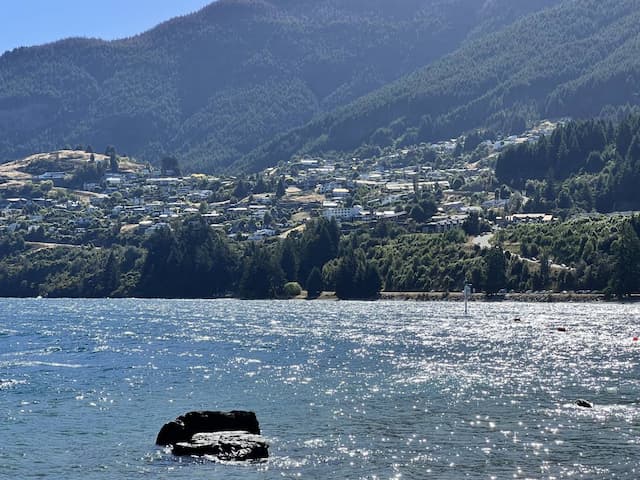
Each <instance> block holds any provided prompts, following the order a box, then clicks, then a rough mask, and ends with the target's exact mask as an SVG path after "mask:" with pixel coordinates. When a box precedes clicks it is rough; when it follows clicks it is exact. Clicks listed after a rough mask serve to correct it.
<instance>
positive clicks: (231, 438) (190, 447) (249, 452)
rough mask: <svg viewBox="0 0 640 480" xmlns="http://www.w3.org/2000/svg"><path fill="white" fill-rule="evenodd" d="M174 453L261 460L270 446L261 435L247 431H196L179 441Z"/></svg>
mask: <svg viewBox="0 0 640 480" xmlns="http://www.w3.org/2000/svg"><path fill="white" fill-rule="evenodd" d="M171 451H172V453H173V454H174V455H197V456H203V455H213V456H215V457H216V458H218V459H220V460H226V461H239V462H241V461H246V460H259V459H261V458H267V457H268V456H269V446H268V444H267V441H266V440H265V438H264V437H262V436H261V435H254V434H252V433H247V432H215V433H196V434H195V435H194V436H193V437H191V439H190V440H189V441H188V442H178V443H176V444H175V445H174V446H173V448H172V450H171Z"/></svg>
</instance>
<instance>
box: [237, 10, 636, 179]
mask: <svg viewBox="0 0 640 480" xmlns="http://www.w3.org/2000/svg"><path fill="white" fill-rule="evenodd" d="M531 3H537V2H531ZM638 51H640V2H639V1H638V0H571V1H568V0H567V1H562V2H559V5H557V6H555V7H550V8H546V9H544V10H542V11H540V12H538V13H535V14H532V15H529V16H526V17H524V18H521V19H520V20H518V21H516V22H514V23H513V24H512V25H509V26H507V27H505V28H503V29H499V30H498V31H496V32H493V33H490V34H488V35H479V36H477V37H475V38H474V39H473V40H470V41H468V42H466V43H464V44H463V45H462V47H460V48H459V49H458V50H456V51H455V52H453V53H452V54H450V55H448V56H446V57H443V58H442V59H440V60H438V61H435V62H433V63H432V64H430V65H427V66H425V67H424V68H422V69H420V70H417V71H415V72H414V73H412V74H409V75H406V76H404V77H402V78H400V79H398V80H397V81H395V82H393V83H391V84H389V85H387V86H385V87H384V88H381V89H379V90H376V91H375V92H372V93H370V94H368V95H366V96H363V97H361V98H359V99H357V100H355V101H353V102H352V103H350V104H348V105H345V106H343V107H341V108H338V109H336V110H334V111H332V112H329V113H327V114H325V115H322V116H320V117H318V118H316V119H314V120H313V121H312V122H310V123H308V124H307V125H305V126H304V127H302V128H298V129H295V130H293V131H291V132H289V133H287V134H286V135H283V136H281V137H280V138H277V139H276V140H274V141H273V142H271V143H269V144H268V145H264V146H262V147H261V148H260V149H258V150H256V151H254V152H253V153H252V154H251V155H249V156H248V157H246V158H245V159H244V160H243V161H242V162H241V164H242V165H243V166H244V167H245V168H252V167H256V166H258V167H264V166H267V165H270V164H273V163H275V162H277V161H278V160H282V159H287V158H289V157H291V156H292V155H298V154H301V153H307V152H308V153H318V152H328V151H351V150H354V149H357V148H358V147H360V146H361V145H365V144H373V145H378V146H387V145H395V146H403V145H410V144H416V143H419V142H422V141H433V140H434V139H438V140H441V139H446V138H453V137H457V136H458V135H460V134H461V133H463V132H465V131H469V130H472V129H474V128H477V127H481V126H485V127H489V128H491V129H493V130H495V131H498V132H502V133H505V134H508V133H519V132H521V131H523V130H524V126H525V123H532V122H534V121H535V120H538V119H541V118H561V117H571V118H581V119H586V118H591V117H594V116H599V115H600V114H601V113H602V112H603V110H605V111H606V110H608V109H609V108H610V107H614V108H615V107H619V106H623V105H625V104H627V103H630V104H637V103H638V102H639V101H640V55H638Z"/></svg>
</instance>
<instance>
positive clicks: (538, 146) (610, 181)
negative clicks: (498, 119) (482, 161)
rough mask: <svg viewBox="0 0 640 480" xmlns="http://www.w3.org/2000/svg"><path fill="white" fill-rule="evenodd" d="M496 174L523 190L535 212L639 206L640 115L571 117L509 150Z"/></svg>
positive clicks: (498, 166)
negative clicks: (614, 119)
mask: <svg viewBox="0 0 640 480" xmlns="http://www.w3.org/2000/svg"><path fill="white" fill-rule="evenodd" d="M496 176H497V178H498V180H500V181H501V182H503V183H505V184H507V185H509V186H511V187H514V188H516V189H520V190H524V191H525V194H526V195H527V196H528V197H529V198H530V199H531V201H530V202H528V203H527V205H526V206H525V208H526V209H527V210H529V211H533V212H541V211H542V212H546V211H551V210H554V209H578V210H584V211H587V212H590V211H593V210H595V211H599V212H612V211H616V210H638V209H640V195H638V190H637V188H638V185H639V184H640V115H637V114H635V115H630V116H628V117H627V118H625V119H623V120H622V121H621V122H619V123H613V122H611V121H603V120H589V121H584V122H571V123H569V124H567V125H565V126H563V127H561V128H558V129H557V130H556V131H555V132H554V133H553V134H552V135H551V136H550V137H549V138H544V137H543V138H542V139H541V140H540V141H539V142H538V143H535V144H523V145H520V146H517V147H514V148H511V149H509V150H507V151H505V152H504V153H503V154H502V155H500V157H499V158H498V162H497V165H496Z"/></svg>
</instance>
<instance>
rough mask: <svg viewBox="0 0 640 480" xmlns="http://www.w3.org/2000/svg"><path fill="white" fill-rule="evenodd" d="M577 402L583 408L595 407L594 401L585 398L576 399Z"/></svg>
mask: <svg viewBox="0 0 640 480" xmlns="http://www.w3.org/2000/svg"><path fill="white" fill-rule="evenodd" d="M575 403H576V405H577V406H579V407H582V408H593V403H591V402H589V401H588V400H583V399H582V398H579V399H578V400H576V402H575Z"/></svg>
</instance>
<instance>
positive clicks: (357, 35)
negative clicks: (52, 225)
mask: <svg viewBox="0 0 640 480" xmlns="http://www.w3.org/2000/svg"><path fill="white" fill-rule="evenodd" d="M558 1H559V0H541V1H536V2H530V1H528V0H487V1H485V0H394V1H391V0H295V1H294V0H269V1H266V0H219V1H218V2H216V3H213V4H211V5H210V6H208V7H206V8H204V9H203V10H201V11H200V12H197V13H195V14H192V15H189V16H185V17H181V18H177V19H174V20H172V21H169V22H167V23H164V24H162V25H160V26H158V27H156V28H155V29H153V30H151V31H149V32H146V33H144V34H141V35H139V36H136V37H133V38H129V39H124V40H119V41H113V42H104V41H100V40H87V39H68V40H64V41H60V42H57V43H53V44H49V45H44V46H39V47H34V48H21V49H16V50H14V51H12V52H9V53H6V54H5V55H3V56H2V57H0V131H1V132H2V135H1V136H0V161H7V160H11V159H14V158H17V157H19V156H24V155H26V154H30V153H33V152H37V151H50V150H54V149H56V148H60V147H62V146H64V145H70V146H73V145H75V144H83V145H86V144H91V145H92V146H93V147H94V148H96V149H102V148H104V147H105V146H106V145H108V144H114V145H115V146H116V147H117V149H118V151H120V152H124V153H127V154H130V155H135V156H137V157H139V158H141V159H143V160H149V161H155V160H157V158H158V157H159V156H160V155H163V154H177V155H178V156H179V157H180V158H181V160H182V161H183V164H186V163H188V162H191V165H190V166H191V168H193V169H196V168H197V169H203V170H212V169H214V168H216V167H221V166H226V165H228V164H230V163H231V162H233V161H236V160H237V159H238V158H239V157H240V156H241V155H243V154H246V153H248V152H249V151H251V150H252V149H254V148H256V147H257V146H259V145H261V144H263V143H264V142H267V141H268V140H270V139H271V138H272V137H273V136H274V135H276V134H279V133H282V132H286V131H288V130H290V129H292V128H294V127H298V126H301V125H303V124H305V123H306V122H308V121H309V120H311V119H312V118H313V117H314V116H316V115H318V114H320V113H322V112H326V111H330V110H331V109H334V108H335V107H337V106H340V105H343V104H345V103H347V102H349V101H352V100H354V99H356V98H358V97H360V96H362V95H364V94H366V93H368V92H371V91H373V90H375V89H377V88H379V87H381V86H383V85H385V84H387V83H388V82H390V81H392V80H395V79H397V78H399V77H401V76H402V75H404V74H407V73H409V72H412V71H414V70H415V69H417V68H419V67H422V66H424V65H426V64H429V63H430V62H432V61H434V60H436V59H438V58H441V57H442V56H443V55H445V54H447V53H449V52H452V51H454V50H455V49H456V48H458V47H459V46H460V45H461V44H462V43H463V42H464V41H465V40H466V39H468V38H481V37H482V36H484V35H485V34H487V32H492V31H494V30H496V29H498V28H501V27H502V26H504V25H506V24H509V23H511V22H512V21H513V20H514V19H516V18H519V17H520V16H522V15H524V14H527V13H530V12H531V11H535V10H539V9H541V8H544V7H545V6H547V5H550V4H555V3H557V2H558Z"/></svg>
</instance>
